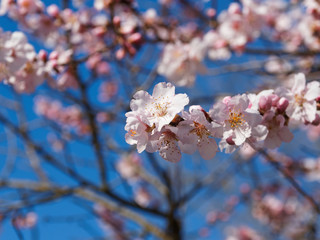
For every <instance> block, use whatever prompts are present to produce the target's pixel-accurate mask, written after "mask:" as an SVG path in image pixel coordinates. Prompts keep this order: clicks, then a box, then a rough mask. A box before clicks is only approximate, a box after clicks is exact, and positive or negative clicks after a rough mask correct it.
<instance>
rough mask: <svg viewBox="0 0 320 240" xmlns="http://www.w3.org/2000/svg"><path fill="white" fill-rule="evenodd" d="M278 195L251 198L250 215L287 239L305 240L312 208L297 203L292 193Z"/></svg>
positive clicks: (286, 192) (305, 204)
mask: <svg viewBox="0 0 320 240" xmlns="http://www.w3.org/2000/svg"><path fill="white" fill-rule="evenodd" d="M280 195H283V196H277V195H275V194H271V193H270V194H267V195H265V196H263V197H262V196H259V194H257V195H255V196H254V197H253V210H252V215H253V217H254V218H256V219H257V220H258V221H260V222H261V223H263V224H265V225H269V226H270V227H271V228H272V230H273V231H274V232H275V233H283V234H284V235H285V236H287V237H288V239H305V235H306V233H308V228H309V227H310V226H309V224H308V223H310V221H312V218H313V217H314V216H313V214H314V213H313V212H312V207H311V206H310V204H308V203H304V204H302V203H301V202H299V200H298V199H297V197H296V196H294V194H293V193H292V191H291V192H290V191H285V192H280Z"/></svg>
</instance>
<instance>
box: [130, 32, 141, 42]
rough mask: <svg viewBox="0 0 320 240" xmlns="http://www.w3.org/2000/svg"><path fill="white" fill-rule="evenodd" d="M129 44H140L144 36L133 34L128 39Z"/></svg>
mask: <svg viewBox="0 0 320 240" xmlns="http://www.w3.org/2000/svg"><path fill="white" fill-rule="evenodd" d="M128 42H130V43H132V44H140V43H141V42H142V35H141V34H140V33H133V34H131V35H130V36H129V37H128Z"/></svg>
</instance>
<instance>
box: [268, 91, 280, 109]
mask: <svg viewBox="0 0 320 240" xmlns="http://www.w3.org/2000/svg"><path fill="white" fill-rule="evenodd" d="M269 98H271V101H272V106H273V107H276V106H277V104H278V102H279V99H280V98H279V96H278V95H276V94H271V95H270V96H269Z"/></svg>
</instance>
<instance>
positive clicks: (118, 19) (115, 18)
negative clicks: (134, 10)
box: [113, 16, 121, 27]
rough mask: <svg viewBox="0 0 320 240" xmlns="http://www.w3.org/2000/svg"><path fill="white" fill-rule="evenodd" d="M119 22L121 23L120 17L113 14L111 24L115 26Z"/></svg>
mask: <svg viewBox="0 0 320 240" xmlns="http://www.w3.org/2000/svg"><path fill="white" fill-rule="evenodd" d="M120 23H121V19H120V17H119V16H115V17H114V18H113V24H114V25H115V26H116V27H119V26H120Z"/></svg>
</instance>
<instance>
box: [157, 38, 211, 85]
mask: <svg viewBox="0 0 320 240" xmlns="http://www.w3.org/2000/svg"><path fill="white" fill-rule="evenodd" d="M205 50H206V45H205V44H204V43H203V41H202V40H201V39H199V38H195V39H193V40H192V42H191V43H189V44H183V43H181V42H176V43H174V44H172V43H170V44H168V45H166V46H165V48H164V52H163V56H162V58H161V60H160V63H159V65H158V73H159V74H160V75H163V76H165V77H166V78H168V80H169V81H170V82H172V83H174V84H175V85H177V86H189V87H190V86H192V85H193V84H194V81H195V76H196V74H197V73H204V72H205V68H204V66H203V65H202V63H201V62H202V60H203V58H204V56H205V54H206V52H205Z"/></svg>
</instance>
